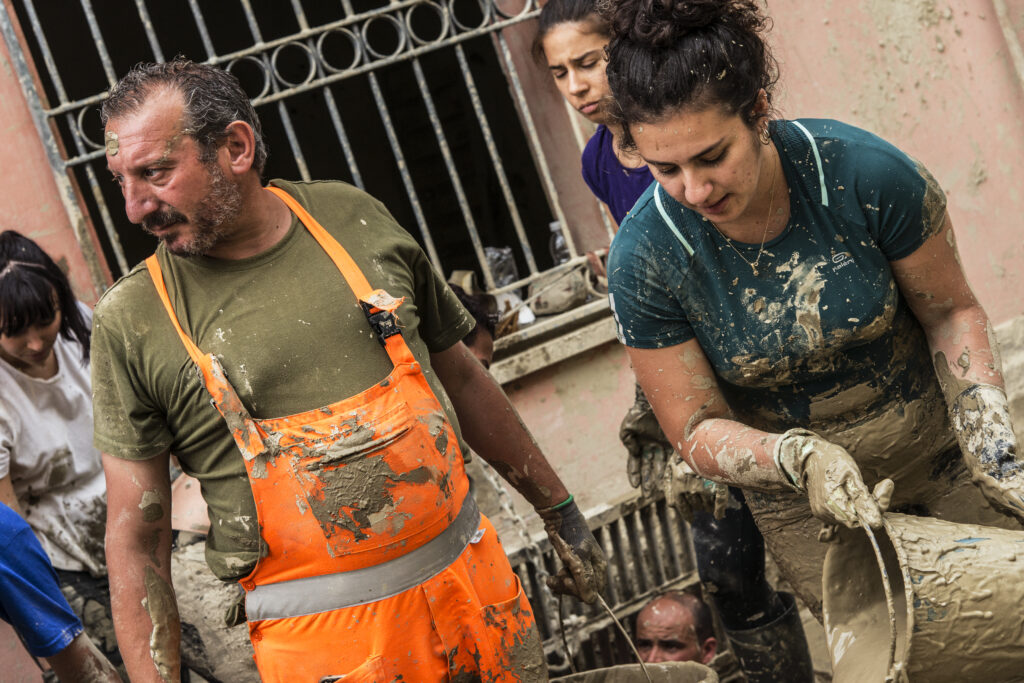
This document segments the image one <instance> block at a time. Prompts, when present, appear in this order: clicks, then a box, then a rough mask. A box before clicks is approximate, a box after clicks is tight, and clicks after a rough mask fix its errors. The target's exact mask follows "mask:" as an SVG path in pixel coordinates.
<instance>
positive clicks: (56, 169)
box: [0, 2, 108, 292]
mask: <svg viewBox="0 0 1024 683" xmlns="http://www.w3.org/2000/svg"><path fill="white" fill-rule="evenodd" d="M0 32H2V33H3V37H4V41H5V42H6V43H7V52H8V53H9V55H10V59H11V64H12V66H13V67H14V72H15V74H17V76H18V82H19V83H20V84H21V90H22V92H23V93H24V95H25V100H26V102H27V103H28V108H29V113H30V114H31V115H32V123H34V124H35V127H36V132H37V133H38V134H39V139H40V140H41V141H42V143H43V149H44V150H45V151H46V156H47V158H48V159H49V160H50V166H51V168H53V179H54V181H55V182H56V184H57V193H58V195H59V196H60V201H61V204H63V205H64V211H65V212H66V213H67V215H68V220H69V221H70V223H71V229H72V231H74V233H75V238H76V239H77V240H78V245H79V247H80V248H81V250H82V256H83V258H84V259H85V263H86V265H87V266H88V268H89V278H90V279H91V280H92V284H93V286H94V287H95V288H96V291H97V292H102V291H103V290H105V289H106V288H107V285H108V282H107V276H106V273H104V270H103V266H102V260H101V258H102V257H101V256H100V254H99V253H97V251H96V249H95V245H94V243H93V241H92V235H90V234H89V231H88V228H87V225H88V219H87V218H86V216H85V215H84V214H83V213H82V210H81V207H80V206H79V204H78V195H77V194H76V193H75V187H74V184H73V183H72V182H71V178H70V176H69V175H68V174H67V173H66V172H64V171H63V168H64V160H63V157H62V155H61V151H60V145H59V144H58V143H57V137H56V136H55V135H54V133H53V130H52V129H51V128H50V122H49V120H48V119H47V117H46V115H45V114H44V113H43V103H42V101H41V99H40V96H39V92H38V91H37V90H36V84H35V80H34V79H33V78H32V71H31V69H29V66H28V61H27V60H26V59H25V53H24V52H23V51H22V48H21V43H19V42H18V37H17V34H16V33H15V30H14V24H13V23H12V20H11V17H10V15H9V10H8V7H7V4H6V3H3V2H0Z"/></svg>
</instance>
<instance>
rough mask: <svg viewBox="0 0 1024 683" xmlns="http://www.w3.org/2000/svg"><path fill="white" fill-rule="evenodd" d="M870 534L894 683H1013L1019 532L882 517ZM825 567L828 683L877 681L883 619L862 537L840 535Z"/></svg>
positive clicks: (883, 649)
mask: <svg viewBox="0 0 1024 683" xmlns="http://www.w3.org/2000/svg"><path fill="white" fill-rule="evenodd" d="M886 527H887V532H879V533H878V539H879V543H880V545H881V547H882V554H883V558H884V561H885V566H886V573H887V575H888V580H889V582H890V585H891V588H892V593H893V595H892V597H893V603H894V613H895V625H896V642H895V655H894V658H893V659H894V668H893V671H894V673H895V678H896V680H898V681H906V680H911V681H929V682H932V683H946V682H949V683H952V682H953V681H958V682H959V681H965V680H979V681H980V680H984V681H991V682H993V683H996V682H998V681H1013V680H1019V677H1020V671H1021V669H1020V663H1021V661H1024V632H1022V631H1021V629H1020V628H1019V626H1020V605H1021V604H1024V563H1022V562H1024V532H1022V531H1009V530H1004V529H996V528H993V527H988V526H980V525H975V524H954V523H950V522H946V521H942V520H939V519H934V518H923V517H914V516H908V515H899V514H889V515H887V516H886ZM841 534H842V535H841V540H840V542H839V543H836V544H833V545H832V546H831V547H830V549H829V554H828V558H827V560H826V564H825V575H824V585H825V604H824V608H825V628H826V634H827V637H828V642H829V649H830V651H831V653H832V661H833V673H834V680H835V681H836V682H837V683H847V682H849V683H852V682H854V681H856V682H857V683H860V682H861V681H882V680H884V678H885V675H886V674H887V673H888V671H887V668H888V661H889V660H888V656H887V655H886V653H888V651H889V648H890V643H891V637H890V623H891V620H890V615H889V609H888V607H887V603H886V598H885V594H884V589H883V587H882V585H883V584H882V581H883V579H882V574H881V570H880V569H879V566H878V563H877V562H876V560H875V556H874V553H873V551H872V550H871V547H870V545H869V543H868V541H867V537H866V536H865V534H864V533H863V532H861V531H859V530H851V531H843V532H841Z"/></svg>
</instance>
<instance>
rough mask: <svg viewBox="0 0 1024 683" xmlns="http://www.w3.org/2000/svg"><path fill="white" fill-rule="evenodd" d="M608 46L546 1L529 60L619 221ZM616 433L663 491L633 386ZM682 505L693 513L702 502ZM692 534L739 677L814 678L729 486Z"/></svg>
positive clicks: (638, 171)
mask: <svg viewBox="0 0 1024 683" xmlns="http://www.w3.org/2000/svg"><path fill="white" fill-rule="evenodd" d="M610 39H611V31H610V28H609V26H608V24H607V23H606V22H605V20H604V19H603V18H602V17H601V16H600V14H598V11H597V9H596V7H595V2H594V0H548V2H547V4H545V5H544V8H543V9H542V10H541V13H540V17H539V18H538V30H537V37H536V39H535V40H534V44H533V53H534V57H535V58H536V59H537V61H538V62H539V63H541V64H544V65H546V66H547V68H548V70H549V71H550V73H551V75H552V77H553V78H554V79H555V85H556V86H557V87H558V90H559V91H560V92H561V93H562V95H563V96H564V97H565V99H566V101H568V102H569V104H570V105H572V106H573V108H574V109H576V110H577V111H579V112H580V113H581V114H583V116H585V117H586V118H587V119H589V120H591V121H593V122H594V123H597V124H598V127H597V132H595V133H594V135H593V137H591V138H590V140H589V141H588V142H587V146H586V148H585V149H584V151H583V157H582V160H581V161H582V166H583V179H584V180H585V181H586V183H587V185H588V186H589V187H590V190H591V192H593V193H594V195H595V196H596V197H597V198H598V199H600V200H601V201H602V202H604V203H605V205H606V206H607V207H608V210H609V212H610V213H611V215H612V217H613V218H614V219H615V222H616V224H620V223H622V219H623V218H625V216H626V215H627V214H628V213H629V211H630V210H631V209H632V208H633V205H634V204H635V203H636V200H637V199H638V198H639V197H640V195H642V194H643V193H644V191H645V190H646V189H647V188H648V187H649V186H650V185H651V183H652V182H653V181H654V180H653V176H652V175H651V172H650V170H649V169H648V168H647V166H646V165H645V164H644V163H643V161H642V160H641V159H640V157H639V156H637V155H635V154H633V153H630V152H627V151H624V150H622V149H620V148H619V147H618V145H616V144H615V140H616V138H617V137H619V135H621V133H622V127H621V125H620V124H619V123H618V122H617V120H616V116H615V109H614V107H615V103H614V101H613V100H612V98H611V89H610V88H609V86H608V79H607V77H606V76H605V65H606V63H607V53H606V50H605V48H606V46H607V45H608V42H609V40H610ZM619 434H620V437H621V438H622V442H623V444H624V445H625V446H626V449H627V450H628V451H629V464H628V467H627V470H628V474H629V479H630V483H631V484H632V485H633V486H641V488H642V490H643V492H644V494H645V495H650V494H651V493H653V492H654V491H655V490H656V489H658V488H660V487H661V480H662V479H663V474H664V472H665V463H666V461H667V459H668V458H672V457H675V456H674V453H673V449H672V446H671V444H670V443H669V442H668V440H667V439H666V438H665V436H664V434H663V433H662V431H661V428H660V427H659V426H658V423H657V420H656V419H655V417H654V413H653V412H652V410H651V407H650V404H649V403H648V402H647V398H646V397H645V396H644V395H643V392H642V391H641V390H640V387H639V386H637V397H636V403H635V404H634V405H633V407H632V408H630V410H629V412H627V413H626V417H625V419H624V420H623V422H622V427H621V428H620V432H619ZM688 506H689V507H690V509H691V510H694V509H697V508H700V507H701V504H700V503H694V502H689V503H688ZM690 528H691V532H692V536H693V544H694V549H695V551H696V555H697V569H698V572H699V574H700V578H701V582H702V583H703V584H704V586H705V589H706V593H707V594H708V596H709V597H712V598H713V602H714V604H715V606H716V607H717V608H718V612H719V614H720V616H721V618H722V622H723V624H724V625H725V628H726V632H727V634H728V635H729V641H730V643H731V644H732V649H733V651H734V652H735V653H736V655H737V658H738V659H739V660H740V664H741V666H742V667H743V670H744V673H745V674H746V675H747V680H748V681H750V682H751V683H762V682H765V683H767V682H768V681H774V680H777V675H776V672H778V671H785V672H786V676H787V678H786V680H787V681H790V682H791V683H804V682H805V681H806V682H808V683H809V682H810V681H812V680H813V677H814V674H813V670H812V667H811V660H810V653H809V652H808V648H807V643H806V640H805V638H804V633H803V626H802V624H801V620H800V615H799V613H798V612H797V610H796V607H795V604H794V602H793V597H792V596H790V595H788V594H784V593H776V592H775V590H774V589H772V587H771V585H770V584H769V583H768V582H767V580H766V579H765V563H764V539H763V538H762V537H761V532H760V531H758V529H757V525H756V524H755V523H754V519H753V516H752V515H751V513H750V510H749V509H747V506H746V503H745V501H744V499H743V494H742V493H741V492H740V491H739V489H733V488H730V489H729V500H728V504H727V505H726V509H725V514H724V516H723V517H722V519H716V518H715V517H714V516H713V515H711V514H710V513H709V512H707V511H702V510H697V511H695V512H693V514H692V521H691V527H690ZM640 646H641V647H642V646H643V644H642V643H641V644H640Z"/></svg>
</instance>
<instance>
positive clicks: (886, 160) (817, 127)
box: [779, 119, 915, 178]
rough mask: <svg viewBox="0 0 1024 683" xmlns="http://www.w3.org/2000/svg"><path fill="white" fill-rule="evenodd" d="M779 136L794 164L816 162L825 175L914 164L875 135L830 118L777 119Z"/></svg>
mask: <svg viewBox="0 0 1024 683" xmlns="http://www.w3.org/2000/svg"><path fill="white" fill-rule="evenodd" d="M779 137H780V139H781V140H782V143H783V149H784V152H785V153H786V156H788V157H789V159H790V160H791V161H792V162H793V163H794V164H797V165H798V166H800V165H802V164H808V165H811V166H818V165H820V169H821V170H822V172H824V173H825V174H826V175H832V176H844V177H847V178H856V177H861V176H871V175H873V174H876V173H886V172H891V171H892V170H893V168H897V167H908V166H909V167H913V166H914V165H915V164H914V162H913V160H912V159H911V158H910V157H909V156H908V155H907V154H906V153H905V152H903V151H902V150H901V149H899V148H898V147H896V145H894V144H892V143H891V142H889V141H887V140H885V139H884V138H882V137H880V136H879V135H876V134H875V133H872V132H871V131H868V130H865V129H863V128H858V127H857V126H854V125H851V124H848V123H844V122H842V121H836V120H834V119H794V120H791V121H780V122H779Z"/></svg>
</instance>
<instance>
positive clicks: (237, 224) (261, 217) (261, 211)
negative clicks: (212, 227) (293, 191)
mask: <svg viewBox="0 0 1024 683" xmlns="http://www.w3.org/2000/svg"><path fill="white" fill-rule="evenodd" d="M242 207H243V208H242V211H241V213H239V215H238V216H237V217H236V218H235V220H234V221H233V223H234V225H232V226H231V229H230V234H229V235H228V236H227V237H225V238H224V239H223V240H221V241H220V242H218V243H217V244H216V245H215V246H214V247H213V248H212V249H210V251H209V252H207V253H206V254H205V255H206V256H208V257H210V258H216V259H224V260H227V261H237V260H240V259H245V258H251V257H253V256H258V255H260V254H262V253H263V252H265V251H267V250H268V249H271V248H273V247H274V246H276V245H277V244H278V243H279V242H280V241H281V240H282V239H284V236H285V235H287V234H288V229H289V228H290V227H291V224H292V212H291V210H290V209H289V208H288V207H287V206H286V205H285V203H284V202H283V201H281V200H280V199H279V198H278V197H276V196H275V195H274V194H273V193H271V192H267V191H266V190H265V189H263V187H262V186H260V185H259V184H258V183H256V184H255V185H253V186H250V187H248V188H246V189H244V190H243V195H242Z"/></svg>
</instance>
